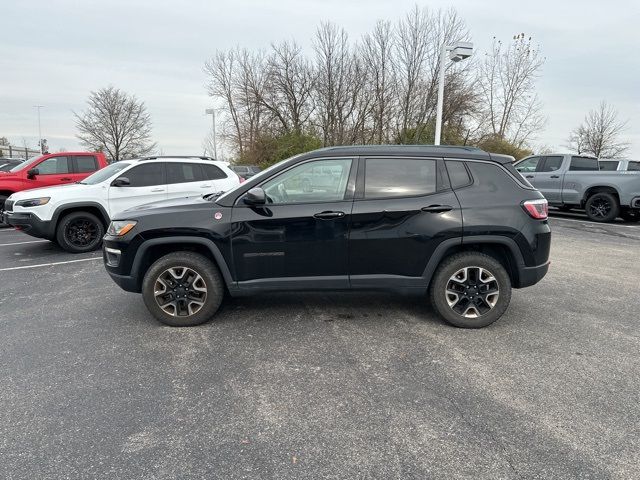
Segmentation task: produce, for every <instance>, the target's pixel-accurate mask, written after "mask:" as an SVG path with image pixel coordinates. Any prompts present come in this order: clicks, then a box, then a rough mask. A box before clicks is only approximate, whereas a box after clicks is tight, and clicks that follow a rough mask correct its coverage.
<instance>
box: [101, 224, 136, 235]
mask: <svg viewBox="0 0 640 480" xmlns="http://www.w3.org/2000/svg"><path fill="white" fill-rule="evenodd" d="M136 223H138V222H136V221H135V220H115V221H113V222H111V223H110V224H109V228H107V235H112V236H114V237H122V236H123V235H126V234H127V232H128V231H129V230H131V229H132V228H133V227H135V226H136Z"/></svg>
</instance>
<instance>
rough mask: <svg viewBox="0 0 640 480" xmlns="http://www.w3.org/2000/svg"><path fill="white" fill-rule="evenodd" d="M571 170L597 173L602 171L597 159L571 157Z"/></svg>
mask: <svg viewBox="0 0 640 480" xmlns="http://www.w3.org/2000/svg"><path fill="white" fill-rule="evenodd" d="M569 170H573V171H578V172H597V171H599V170H600V166H599V165H598V159H597V158H589V157H571V165H570V166H569Z"/></svg>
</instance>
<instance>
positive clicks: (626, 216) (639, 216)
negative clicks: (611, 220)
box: [620, 210, 640, 223]
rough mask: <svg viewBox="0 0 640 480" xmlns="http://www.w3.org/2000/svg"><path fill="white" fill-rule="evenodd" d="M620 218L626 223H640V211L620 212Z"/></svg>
mask: <svg viewBox="0 0 640 480" xmlns="http://www.w3.org/2000/svg"><path fill="white" fill-rule="evenodd" d="M620 217H621V218H622V219H623V220H624V221H625V222H633V223H635V222H640V210H623V211H622V212H620Z"/></svg>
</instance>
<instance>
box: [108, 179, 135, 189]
mask: <svg viewBox="0 0 640 480" xmlns="http://www.w3.org/2000/svg"><path fill="white" fill-rule="evenodd" d="M129 185H131V182H130V181H129V179H128V178H127V177H118V178H116V179H115V180H114V181H113V182H111V186H112V187H128V186H129Z"/></svg>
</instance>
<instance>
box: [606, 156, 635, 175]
mask: <svg viewBox="0 0 640 480" xmlns="http://www.w3.org/2000/svg"><path fill="white" fill-rule="evenodd" d="M598 162H599V164H600V170H601V171H606V172H612V171H618V172H637V171H640V161H637V160H613V159H608V158H604V159H600V160H598Z"/></svg>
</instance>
